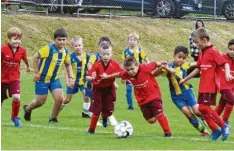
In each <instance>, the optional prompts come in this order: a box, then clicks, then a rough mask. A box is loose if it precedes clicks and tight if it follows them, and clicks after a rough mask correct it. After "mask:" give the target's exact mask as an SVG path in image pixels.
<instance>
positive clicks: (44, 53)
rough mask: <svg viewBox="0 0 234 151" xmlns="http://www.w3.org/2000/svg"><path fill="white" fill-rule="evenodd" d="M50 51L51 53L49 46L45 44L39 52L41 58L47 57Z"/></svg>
mask: <svg viewBox="0 0 234 151" xmlns="http://www.w3.org/2000/svg"><path fill="white" fill-rule="evenodd" d="M49 53H50V48H49V46H45V47H43V48H41V49H40V50H38V54H39V56H40V58H47V57H48V56H49Z"/></svg>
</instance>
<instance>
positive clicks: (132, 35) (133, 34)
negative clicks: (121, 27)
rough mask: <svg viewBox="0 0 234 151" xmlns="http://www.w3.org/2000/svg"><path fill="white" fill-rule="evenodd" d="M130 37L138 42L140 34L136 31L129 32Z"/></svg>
mask: <svg viewBox="0 0 234 151" xmlns="http://www.w3.org/2000/svg"><path fill="white" fill-rule="evenodd" d="M130 38H134V39H137V41H138V42H139V40H140V36H139V35H138V34H137V33H136V32H131V33H130V34H129V35H128V39H130Z"/></svg>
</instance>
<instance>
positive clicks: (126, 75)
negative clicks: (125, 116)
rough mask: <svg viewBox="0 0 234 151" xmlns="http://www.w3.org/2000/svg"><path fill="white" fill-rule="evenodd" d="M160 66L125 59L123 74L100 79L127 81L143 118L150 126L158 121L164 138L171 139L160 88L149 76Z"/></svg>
mask: <svg viewBox="0 0 234 151" xmlns="http://www.w3.org/2000/svg"><path fill="white" fill-rule="evenodd" d="M160 65H161V64H160V63H156V62H152V63H149V64H140V65H139V64H138V63H137V61H136V59H135V58H134V57H127V58H126V59H125V61H124V68H125V71H124V72H118V73H114V74H109V75H107V74H103V75H102V78H103V79H109V78H113V77H121V78H122V79H123V80H129V81H130V82H131V83H132V85H133V87H134V94H135V97H136V100H137V103H138V105H139V106H140V108H141V111H142V113H143V116H144V118H145V119H146V120H147V121H148V122H149V123H151V124H153V123H155V122H156V121H159V124H160V126H161V127H162V129H163V131H164V136H165V137H171V136H172V133H171V130H170V127H169V124H168V120H167V117H166V116H165V115H164V113H163V106H162V98H161V92H160V88H159V85H158V83H157V82H156V80H155V78H154V76H153V75H152V74H151V72H153V71H154V70H155V69H156V68H157V67H159V66H160Z"/></svg>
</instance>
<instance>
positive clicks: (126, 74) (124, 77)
mask: <svg viewBox="0 0 234 151" xmlns="http://www.w3.org/2000/svg"><path fill="white" fill-rule="evenodd" d="M120 77H121V79H123V80H128V79H129V75H128V73H127V71H124V70H123V71H122V72H120Z"/></svg>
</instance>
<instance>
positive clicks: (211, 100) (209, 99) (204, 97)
mask: <svg viewBox="0 0 234 151" xmlns="http://www.w3.org/2000/svg"><path fill="white" fill-rule="evenodd" d="M216 95H217V93H199V94H198V101H197V103H198V104H204V105H216Z"/></svg>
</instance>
